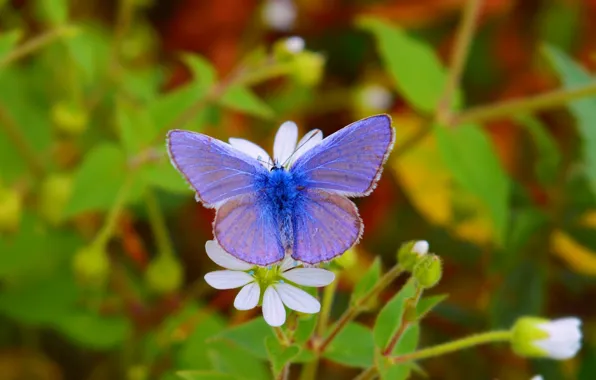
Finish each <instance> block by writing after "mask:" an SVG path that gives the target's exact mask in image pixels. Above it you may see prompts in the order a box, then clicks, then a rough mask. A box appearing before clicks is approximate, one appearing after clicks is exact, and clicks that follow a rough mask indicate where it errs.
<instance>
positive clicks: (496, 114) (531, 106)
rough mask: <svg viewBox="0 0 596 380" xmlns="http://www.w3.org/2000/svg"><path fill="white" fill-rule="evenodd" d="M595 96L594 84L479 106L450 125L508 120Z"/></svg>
mask: <svg viewBox="0 0 596 380" xmlns="http://www.w3.org/2000/svg"><path fill="white" fill-rule="evenodd" d="M591 95H596V82H592V83H590V84H587V85H585V86H581V87H576V88H572V89H562V90H556V91H552V92H549V93H546V94H542V95H537V96H534V97H531V98H523V99H514V100H508V101H505V102H501V103H497V104H491V105H488V106H480V107H475V108H472V109H470V110H468V111H463V112H462V113H460V114H459V115H457V116H455V117H454V118H453V120H452V121H451V123H450V124H451V125H453V126H455V125H459V124H464V123H481V122H486V121H489V120H495V119H501V118H510V117H513V116H515V115H519V114H522V113H529V112H536V111H541V110H545V109H549V108H554V107H559V106H561V105H563V104H566V103H569V102H571V101H573V100H577V99H581V98H585V97H588V96H591Z"/></svg>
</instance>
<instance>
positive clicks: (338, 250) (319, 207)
mask: <svg viewBox="0 0 596 380" xmlns="http://www.w3.org/2000/svg"><path fill="white" fill-rule="evenodd" d="M293 227H294V246H293V250H292V257H293V258H294V259H296V260H299V261H302V262H305V263H308V264H317V263H320V262H321V261H329V260H331V259H333V258H334V257H336V256H339V255H341V254H342V253H344V252H345V251H346V250H348V249H349V248H350V247H351V246H353V245H354V244H356V243H357V242H358V240H359V239H360V236H362V232H363V231H364V224H363V223H362V220H361V219H360V216H359V215H358V209H357V208H356V205H355V204H354V203H352V201H350V200H349V199H347V198H346V197H344V196H342V195H338V194H331V193H327V192H326V191H322V190H314V189H309V190H306V191H305V197H304V198H303V201H302V204H301V207H299V208H297V210H296V211H295V214H294V220H293Z"/></svg>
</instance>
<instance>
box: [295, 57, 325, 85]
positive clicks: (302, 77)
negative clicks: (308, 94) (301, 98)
mask: <svg viewBox="0 0 596 380" xmlns="http://www.w3.org/2000/svg"><path fill="white" fill-rule="evenodd" d="M294 65H295V67H294V78H295V79H296V80H297V81H298V82H299V83H301V84H303V85H306V86H314V85H316V84H318V83H319V82H320V81H321V77H322V76H323V66H324V65H325V58H323V56H322V55H321V54H318V53H314V52H311V51H303V52H302V53H299V54H296V56H295V58H294Z"/></svg>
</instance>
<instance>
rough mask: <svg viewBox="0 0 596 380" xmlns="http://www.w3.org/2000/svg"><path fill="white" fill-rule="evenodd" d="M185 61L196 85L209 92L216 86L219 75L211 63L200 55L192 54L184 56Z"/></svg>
mask: <svg viewBox="0 0 596 380" xmlns="http://www.w3.org/2000/svg"><path fill="white" fill-rule="evenodd" d="M183 59H184V62H185V63H186V64H187V65H188V67H189V68H190V71H192V75H193V78H194V83H195V84H196V85H197V86H198V87H201V88H203V89H204V90H207V89H208V88H209V87H211V86H213V85H214V84H215V81H216V80H217V74H216V72H215V69H214V68H213V66H212V65H211V63H209V61H207V60H206V59H205V58H203V57H201V56H199V55H192V54H184V55H183Z"/></svg>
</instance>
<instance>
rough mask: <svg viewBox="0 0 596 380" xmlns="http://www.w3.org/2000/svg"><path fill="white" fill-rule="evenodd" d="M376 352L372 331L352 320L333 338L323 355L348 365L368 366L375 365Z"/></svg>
mask: <svg viewBox="0 0 596 380" xmlns="http://www.w3.org/2000/svg"><path fill="white" fill-rule="evenodd" d="M374 352H375V343H374V341H373V335H372V331H371V330H370V329H369V328H368V327H366V326H363V325H361V324H359V323H355V322H351V323H349V324H347V325H346V327H344V328H343V330H341V332H340V333H339V334H338V335H337V336H336V337H335V339H333V341H332V342H331V344H329V346H328V347H327V349H326V350H325V353H324V355H323V356H324V357H325V358H327V359H329V360H331V361H334V362H336V363H340V364H343V365H345V366H348V367H358V368H368V367H370V366H372V365H373V359H374V358H373V356H374Z"/></svg>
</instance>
